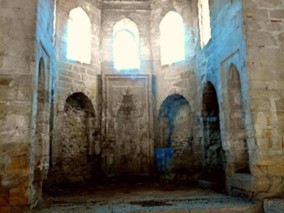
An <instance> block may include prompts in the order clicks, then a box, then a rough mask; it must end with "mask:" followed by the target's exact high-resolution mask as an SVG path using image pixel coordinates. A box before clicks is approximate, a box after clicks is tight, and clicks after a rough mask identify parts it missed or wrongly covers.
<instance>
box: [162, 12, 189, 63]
mask: <svg viewBox="0 0 284 213" xmlns="http://www.w3.org/2000/svg"><path fill="white" fill-rule="evenodd" d="M159 28H160V45H161V64H162V65H165V64H172V63H175V62H179V61H183V60H184V59H185V30H184V23H183V18H182V17H181V15H180V14H178V13H177V12H173V11H170V12H168V13H167V14H166V15H165V16H164V18H163V19H162V21H161V23H160V26H159Z"/></svg>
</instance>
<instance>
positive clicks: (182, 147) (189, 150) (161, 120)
mask: <svg viewBox="0 0 284 213" xmlns="http://www.w3.org/2000/svg"><path fill="white" fill-rule="evenodd" d="M158 124H159V136H158V137H157V140H156V142H155V165H156V172H157V173H158V174H161V175H162V176H163V175H166V176H167V178H171V179H176V180H177V179H179V178H180V177H181V176H183V177H184V176H187V175H189V174H192V173H193V171H194V170H195V168H194V167H195V166H194V165H195V162H194V159H196V158H195V157H194V155H195V154H194V153H193V132H192V116H191V108H190V105H189V103H188V101H187V100H186V99H185V98H184V97H183V96H181V95H177V94H175V95H171V96H169V97H167V98H166V99H165V100H164V102H163V103H162V105H161V107H160V111H159V117H158ZM169 176H170V177H169Z"/></svg>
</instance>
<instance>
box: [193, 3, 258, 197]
mask: <svg viewBox="0 0 284 213" xmlns="http://www.w3.org/2000/svg"><path fill="white" fill-rule="evenodd" d="M209 7H210V21H211V39H210V40H209V42H208V44H207V45H206V46H204V47H203V48H201V47H200V46H199V47H198V48H197V52H196V54H197V55H196V68H195V71H196V75H197V76H198V82H199V83H198V90H197V95H198V96H200V97H198V99H197V106H200V105H199V104H200V100H202V98H201V95H202V94H203V92H204V91H203V87H204V85H205V84H206V82H208V81H209V82H211V83H212V84H213V85H214V87H215V90H216V93H217V99H218V104H219V117H220V130H221V138H222V149H223V151H224V154H225V156H224V162H223V166H224V169H225V172H226V183H227V189H228V191H229V192H232V191H233V190H235V189H236V190H239V189H240V188H244V187H245V186H248V185H249V186H251V180H252V176H251V175H250V173H249V172H248V173H246V174H242V177H243V176H244V179H243V178H241V179H242V181H241V182H240V181H239V179H238V180H237V181H235V178H234V177H235V176H236V175H237V174H236V170H237V168H235V165H236V163H237V162H238V161H239V155H238V154H237V152H236V150H235V148H234V147H235V142H234V140H233V138H234V137H233V134H234V132H235V131H239V129H232V128H231V127H232V125H230V123H231V122H232V120H231V119H230V118H232V114H231V112H233V111H232V109H231V106H230V104H229V103H230V102H229V101H230V99H229V97H230V95H229V94H230V93H229V88H230V85H229V84H230V82H229V80H228V79H229V74H230V72H229V71H230V67H231V66H232V65H234V66H235V67H236V69H237V72H238V75H239V76H240V96H241V99H242V106H240V105H239V107H242V109H240V110H241V111H242V112H243V120H244V125H243V126H244V129H245V130H244V131H245V140H246V142H247V144H248V150H249V152H250V156H249V157H250V158H251V157H252V155H253V153H254V152H253V151H254V148H255V147H254V135H253V128H252V125H251V114H250V109H249V96H248V94H249V92H248V90H249V87H248V75H247V71H246V67H245V54H246V46H245V45H246V44H245V40H244V34H243V27H242V26H243V25H242V22H243V19H242V1H241V0H236V1H227V0H215V1H210V5H209ZM198 108H201V107H198ZM235 111H236V109H235ZM238 111H239V110H238ZM236 127H237V128H240V127H241V126H240V125H236ZM250 190H251V187H248V188H246V189H244V191H250Z"/></svg>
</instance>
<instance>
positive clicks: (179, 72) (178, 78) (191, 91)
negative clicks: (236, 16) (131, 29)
mask: <svg viewBox="0 0 284 213" xmlns="http://www.w3.org/2000/svg"><path fill="white" fill-rule="evenodd" d="M170 11H174V12H177V13H178V14H180V15H181V17H182V18H183V22H184V29H185V44H184V45H185V52H186V53H185V60H184V61H182V62H178V63H173V64H171V65H161V53H160V28H159V25H160V23H161V21H162V19H163V18H164V16H165V15H166V14H167V13H168V12H170ZM197 17H198V15H197V1H185V0H182V1H177V0H174V1H170V0H165V1H158V0H153V1H151V31H150V32H151V52H152V58H153V76H154V77H155V84H154V85H155V90H154V91H155V98H156V100H155V104H156V107H155V113H154V118H155V119H154V121H156V123H155V124H154V125H155V126H156V128H155V135H156V137H155V140H156V141H158V140H159V135H160V133H159V128H157V127H158V126H159V124H158V123H157V122H158V120H159V119H156V118H158V114H159V111H160V110H161V107H162V103H163V102H164V101H165V100H166V99H167V97H169V96H171V95H180V96H183V97H184V98H185V99H186V100H187V102H188V103H189V105H190V109H191V114H190V115H188V116H190V117H189V119H190V120H191V123H192V126H193V128H192V130H191V131H190V132H188V133H189V134H190V135H191V136H192V137H193V141H191V143H193V146H195V147H199V148H198V149H195V151H194V157H192V159H194V160H195V161H196V162H198V161H200V160H201V159H200V156H202V150H201V149H200V146H199V144H200V135H199V133H198V132H199V128H200V125H198V120H197V117H196V116H195V115H197V113H196V89H197V76H196V74H195V71H194V64H195V62H194V53H195V51H196V48H197V47H198V40H197V39H198V19H197ZM175 137H176V138H179V137H184V136H183V133H181V134H180V135H179V136H178V135H175ZM155 143H156V142H155ZM187 149H190V147H189V145H188V147H187ZM197 150H199V151H197ZM198 156H199V157H198ZM198 158H199V160H198ZM189 161H190V160H189ZM188 164H192V162H188ZM187 167H188V166H187ZM193 167H198V165H194V166H193ZM199 167H201V166H200V165H199ZM188 170H190V168H188Z"/></svg>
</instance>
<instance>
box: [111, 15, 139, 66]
mask: <svg viewBox="0 0 284 213" xmlns="http://www.w3.org/2000/svg"><path fill="white" fill-rule="evenodd" d="M113 64H114V69H116V70H119V71H121V70H135V69H139V68H140V55H139V30H138V27H137V25H136V24H135V23H134V22H133V21H131V20H130V19H128V18H124V19H122V20H120V21H119V22H117V23H116V24H115V25H114V27H113Z"/></svg>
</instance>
